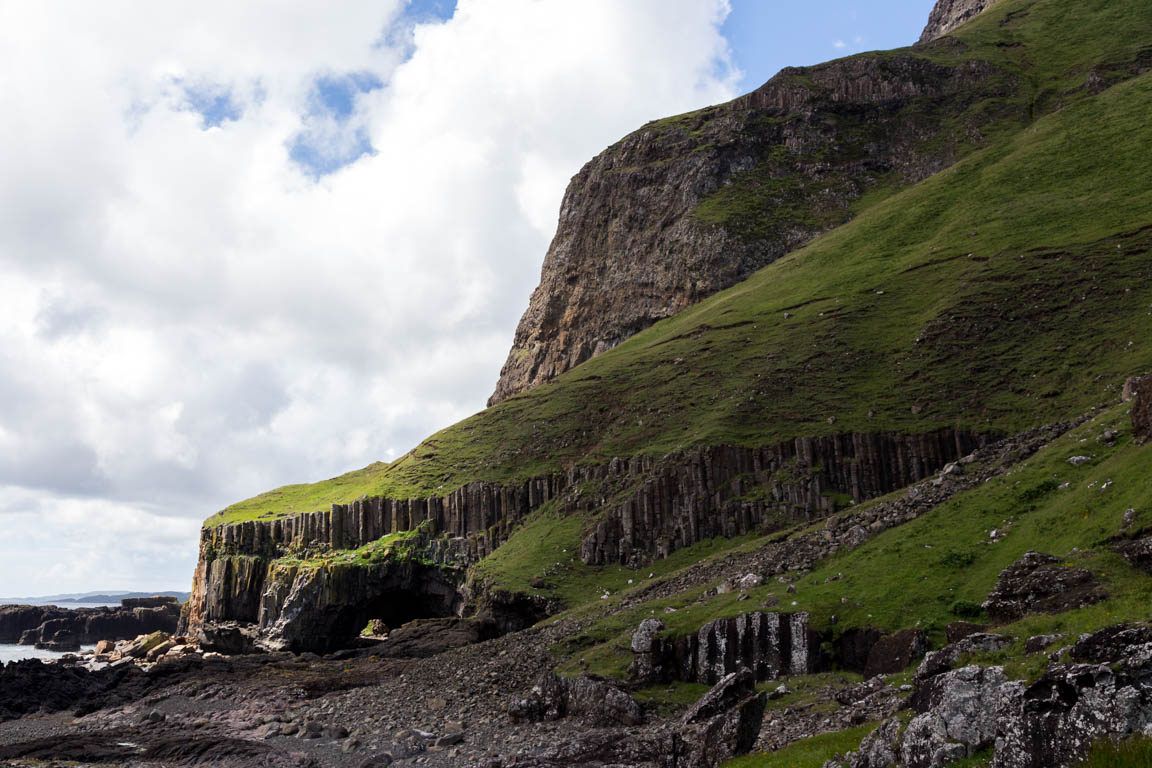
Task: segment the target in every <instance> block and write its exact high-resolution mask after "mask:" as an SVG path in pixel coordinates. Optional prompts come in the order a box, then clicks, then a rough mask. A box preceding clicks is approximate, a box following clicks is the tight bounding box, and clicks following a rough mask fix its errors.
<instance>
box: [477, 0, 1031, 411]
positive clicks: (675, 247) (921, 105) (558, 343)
mask: <svg viewBox="0 0 1152 768" xmlns="http://www.w3.org/2000/svg"><path fill="white" fill-rule="evenodd" d="M939 10H940V9H938V11H939ZM940 12H941V13H943V11H940ZM999 74H1000V73H998V72H997V70H996V69H995V68H994V67H992V66H991V65H989V64H987V63H984V62H963V63H959V64H956V65H950V66H946V65H942V64H938V63H935V62H932V61H929V60H928V59H925V58H921V57H920V56H919V55H917V53H916V52H915V51H913V52H907V53H898V54H896V55H887V56H883V57H881V56H860V57H855V58H851V59H844V60H841V61H834V62H831V63H828V64H824V65H820V66H817V67H805V68H798V69H792V68H790V69H785V70H783V71H782V72H781V73H780V74H779V75H777V76H776V77H774V78H772V79H771V80H770V81H768V83H766V84H765V85H764V86H762V87H761V88H759V89H758V90H756V91H754V92H753V93H750V94H748V95H747V96H744V97H741V98H739V99H736V100H735V101H733V102H730V103H728V104H724V105H721V106H717V107H709V108H707V109H704V110H701V111H699V112H695V113H691V114H688V115H683V116H680V117H676V118H668V119H666V120H660V121H657V122H654V123H649V124H648V125H646V126H645V127H644V128H641V129H640V130H639V131H636V132H635V133H633V134H631V135H629V136H627V137H625V138H624V139H623V140H621V141H620V142H619V143H617V144H616V145H614V146H612V147H610V148H609V149H607V150H605V151H604V152H602V153H601V154H600V155H599V156H597V157H596V158H594V159H593V160H592V161H591V162H589V163H588V164H587V165H585V166H584V168H583V169H581V171H580V172H579V173H578V174H577V175H576V176H575V178H573V179H572V182H571V183H570V184H569V186H568V190H567V192H566V193H565V195H564V200H563V203H562V205H561V209H560V219H559V225H558V227H557V230H556V236H555V238H554V239H553V241H552V245H551V247H550V248H549V249H548V253H547V255H546V256H545V259H544V265H543V268H542V270H541V276H540V284H539V286H538V287H537V288H536V290H535V291H534V292H533V294H532V298H531V300H530V302H529V306H528V310H527V311H526V312H525V313H524V316H523V318H522V319H521V321H520V324H519V326H518V327H517V329H516V337H515V341H514V343H513V347H512V350H511V352H510V353H509V355H508V360H507V362H506V363H505V364H504V367H503V370H502V371H501V374H500V380H499V382H498V383H497V385H496V390H495V392H494V393H493V395H492V397H491V399H490V400H489V404H494V403H496V402H498V401H500V400H503V399H504V398H506V397H508V396H510V395H513V394H516V393H517V392H522V391H524V390H526V389H529V388H531V387H534V386H536V385H538V384H540V383H543V382H545V381H548V380H550V379H552V378H554V377H555V376H558V375H559V374H561V373H563V372H564V371H566V370H568V369H570V368H572V367H573V366H575V365H578V364H580V363H581V362H583V361H585V360H587V359H588V358H590V357H593V356H595V355H598V354H600V353H602V352H604V351H606V350H608V349H611V348H612V347H614V346H616V345H617V344H619V343H620V342H622V341H624V340H625V339H627V338H628V337H629V336H632V335H633V334H635V333H637V332H638V331H641V330H643V329H644V328H647V327H648V326H650V325H651V324H652V323H654V322H656V321H657V320H660V319H661V318H665V317H669V316H671V315H673V314H675V313H677V312H679V311H680V310H682V309H684V308H685V307H688V306H690V305H692V304H694V303H696V302H698V301H700V300H701V299H703V298H705V297H707V296H709V295H711V294H713V293H715V292H717V291H719V290H722V289H724V288H727V287H729V286H731V285H733V284H735V283H737V282H739V281H741V280H743V279H744V278H746V277H747V276H748V275H749V274H751V273H752V272H754V271H755V270H757V269H759V268H760V267H763V266H765V265H767V264H769V263H770V262H772V261H774V260H776V259H778V258H779V257H781V256H783V255H784V254H786V253H788V252H790V251H792V250H795V249H796V248H798V247H799V246H801V245H803V244H804V243H806V242H807V241H809V240H810V239H812V238H813V237H815V236H816V235H818V234H820V233H822V232H825V231H826V230H828V229H830V228H832V227H835V226H837V225H839V224H841V223H843V222H845V221H846V220H847V219H848V218H849V217H850V216H851V206H852V203H853V202H854V201H856V200H857V199H859V197H860V196H861V195H862V194H863V193H864V192H865V191H866V190H867V189H868V188H870V187H871V186H872V185H873V184H874V183H876V181H877V180H878V179H880V178H881V177H883V178H884V181H885V183H886V184H910V183H914V182H917V181H920V180H922V179H924V178H926V177H927V176H929V175H931V174H933V173H936V172H937V171H939V170H941V169H942V168H944V167H946V166H948V165H950V164H951V163H952V162H953V161H954V160H955V157H956V153H957V147H958V146H959V145H958V144H955V145H951V146H949V145H948V142H947V141H945V142H941V141H939V138H940V137H941V136H946V135H960V136H963V138H962V139H958V141H960V142H966V143H969V144H973V143H974V144H978V143H979V141H980V139H979V136H980V130H981V128H982V127H983V126H984V125H985V124H987V123H988V122H989V121H991V120H994V119H996V116H995V115H989V114H981V115H978V116H977V115H972V116H967V117H964V116H963V115H964V113H965V109H966V108H967V106H968V105H970V104H971V103H973V102H974V101H976V100H983V99H985V98H988V97H990V96H994V95H1005V94H1006V93H1009V92H1011V91H1013V90H1014V89H1015V87H1016V84H1015V83H1014V82H1013V81H1012V79H1011V78H1006V77H1003V76H998V75H999ZM948 121H958V122H959V124H960V127H961V131H959V132H957V133H955V134H949V133H948V132H941V131H940V128H941V126H942V125H944V124H945V122H948ZM931 137H936V138H937V140H936V141H929V139H930V138H931Z"/></svg>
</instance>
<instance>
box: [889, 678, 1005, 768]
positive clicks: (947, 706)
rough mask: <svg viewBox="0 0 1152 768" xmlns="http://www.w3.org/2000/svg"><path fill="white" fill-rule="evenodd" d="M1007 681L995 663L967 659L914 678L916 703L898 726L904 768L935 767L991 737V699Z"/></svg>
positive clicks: (989, 742)
mask: <svg viewBox="0 0 1152 768" xmlns="http://www.w3.org/2000/svg"><path fill="white" fill-rule="evenodd" d="M1006 682H1007V679H1006V678H1005V676H1004V670H1003V669H1002V668H1000V667H980V666H976V665H971V666H967V667H961V668H960V669H955V670H952V671H951V672H944V673H942V674H940V675H937V676H935V677H933V678H931V679H930V680H926V681H924V682H923V683H921V684H920V686H919V690H918V693H919V694H920V699H919V703H920V704H921V707H919V708H918V709H922V712H921V714H919V715H917V716H916V717H915V718H913V719H912V721H911V722H910V723H909V724H908V727H907V728H906V729H905V730H904V739H903V743H902V745H901V756H902V758H903V761H904V763H905V765H906V766H907V768H939V767H940V766H942V765H945V764H946V763H948V762H951V761H952V760H955V759H958V758H963V757H970V756H971V755H972V754H973V753H975V752H977V751H979V750H981V749H983V748H985V747H988V746H991V745H992V744H993V742H994V741H995V739H996V723H997V709H996V702H997V699H998V697H999V695H1000V689H1001V688H1002V686H1003V685H1004V684H1005V683H1006Z"/></svg>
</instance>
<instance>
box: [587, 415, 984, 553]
mask: <svg viewBox="0 0 1152 768" xmlns="http://www.w3.org/2000/svg"><path fill="white" fill-rule="evenodd" d="M983 443H984V439H983V438H981V437H979V436H976V435H972V434H970V433H965V432H956V431H954V430H950V429H945V430H939V431H937V432H931V433H928V434H923V435H891V434H858V433H857V434H842V435H832V436H828V437H821V438H797V439H795V440H792V441H790V442H787V443H783V444H780V445H776V446H771V447H767V448H755V449H749V448H733V447H719V448H707V449H703V450H701V451H699V452H696V453H693V454H689V455H687V456H680V457H675V458H665V459H661V460H654V459H651V458H648V457H639V458H637V459H633V460H631V462H630V463H638V464H640V465H641V466H640V467H636V468H635V470H639V471H633V472H632V474H633V475H634V476H644V475H647V476H648V477H649V479H648V480H646V481H645V482H644V483H643V485H641V486H640V488H639V489H638V490H637V491H636V492H635V493H634V494H632V495H631V496H630V497H629V498H628V499H627V500H625V501H624V502H623V503H621V504H619V505H617V506H615V507H613V508H611V509H608V510H606V511H605V512H604V515H603V518H602V519H601V520H600V521H599V523H598V524H597V525H596V526H595V527H594V528H593V530H592V531H590V533H589V534H588V535H587V536H586V537H585V539H584V541H583V542H582V545H581V558H582V559H583V561H584V562H585V563H589V564H599V565H603V564H607V563H613V562H621V563H629V562H634V561H636V560H643V559H646V558H651V557H666V556H668V555H669V554H670V553H672V552H674V551H675V550H677V549H681V548H683V547H687V546H691V545H692V544H695V543H696V542H699V541H703V540H705V539H710V538H715V537H717V536H724V537H728V538H731V537H734V536H740V535H743V534H746V533H750V532H752V531H754V530H756V529H758V528H760V527H762V526H765V525H767V524H773V523H775V524H783V523H787V522H791V521H795V520H811V519H814V518H818V517H824V516H827V515H828V514H831V513H832V512H834V511H835V510H836V508H837V500H836V498H837V496H840V497H841V498H842V497H843V496H844V495H847V496H850V497H851V498H852V500H853V501H863V500H865V499H870V498H875V497H877V496H882V495H884V494H886V493H889V492H891V491H893V490H895V489H897V488H901V487H904V486H906V485H911V484H912V483H915V482H917V481H919V480H922V479H923V478H925V477H927V476H929V475H931V474H932V473H934V472H936V471H937V470H939V469H940V468H942V467H943V466H944V465H945V464H947V463H948V462H951V461H954V460H956V459H958V458H960V457H961V456H965V455H967V454H968V453H970V452H971V451H972V450H974V449H975V448H977V447H979V446H980V445H982V444H983Z"/></svg>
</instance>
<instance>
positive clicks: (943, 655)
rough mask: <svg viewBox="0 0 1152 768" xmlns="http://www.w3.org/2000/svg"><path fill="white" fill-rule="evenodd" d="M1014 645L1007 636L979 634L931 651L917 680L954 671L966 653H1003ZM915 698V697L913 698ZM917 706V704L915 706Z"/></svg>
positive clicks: (923, 662) (917, 673)
mask: <svg viewBox="0 0 1152 768" xmlns="http://www.w3.org/2000/svg"><path fill="white" fill-rule="evenodd" d="M1010 645H1012V638H1010V637H1007V636H1006V635H996V634H992V633H988V632H978V633H976V634H974V635H968V636H967V637H965V638H963V639H962V640H959V641H957V642H955V643H951V644H949V645H946V646H944V647H943V648H941V649H940V650H938V651H930V652H929V653H928V655H926V656H925V657H924V661H922V662H921V663H920V667H919V668H918V669H917V670H916V679H917V680H927V679H928V678H930V677H934V676H936V675H939V674H941V673H943V672H947V671H948V670H950V669H952V668H953V667H954V666H955V665H956V662H957V661H958V660H959V659H960V657H961V656H963V655H964V654H966V653H994V652H996V651H1002V650H1004V649H1005V648H1007V647H1009V646H1010ZM913 698H915V696H914V697H913ZM913 706H915V704H913Z"/></svg>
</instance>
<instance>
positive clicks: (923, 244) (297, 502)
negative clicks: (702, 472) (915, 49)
mask: <svg viewBox="0 0 1152 768" xmlns="http://www.w3.org/2000/svg"><path fill="white" fill-rule="evenodd" d="M1146 11H1147V9H1146V7H1144V4H1143V3H1142V2H1138V1H1137V0H1108V1H1105V0H1085V1H1083V2H1069V1H1068V0H1037V1H1036V2H1025V1H1024V0H1004V2H1002V3H1000V4H998V5H997V6H995V8H994V9H993V10H991V11H989V12H988V13H986V14H984V15H983V16H981V17H979V18H977V19H976V21H975V22H973V23H972V24H970V25H968V26H966V27H964V28H963V29H962V30H960V31H959V32H958V33H957V37H958V38H959V39H960V40H962V41H963V43H964V44H963V45H957V46H935V47H932V48H931V49H930V50H926V51H924V53H923V55H925V56H934V57H969V58H978V59H984V60H988V61H992V62H993V63H995V64H997V65H999V66H1001V67H1003V68H1004V69H1006V70H1007V71H1010V72H1013V73H1015V74H1016V75H1017V76H1019V77H1020V78H1021V79H1022V80H1023V81H1024V82H1025V83H1027V88H1026V89H1025V93H1024V95H1022V96H1021V97H1020V99H1019V100H1018V101H1015V102H1013V103H1011V104H1004V103H989V104H985V105H984V106H983V108H986V109H998V110H1003V109H1013V110H1017V111H1018V112H1019V114H1020V116H1021V120H1020V122H1021V124H1022V125H1023V128H1022V129H1020V130H1016V131H1007V132H1005V133H1004V134H1003V135H999V136H995V137H991V138H990V139H989V141H988V142H987V143H988V146H987V147H986V148H985V149H981V150H979V151H975V152H972V153H971V154H969V155H968V156H967V157H966V158H965V159H963V160H961V161H960V162H959V163H957V164H956V165H955V166H954V167H952V168H950V169H949V170H947V171H944V172H942V173H940V174H938V175H936V176H934V177H932V178H931V179H929V180H928V181H926V182H924V183H922V184H919V185H917V186H916V187H913V188H911V189H907V190H904V191H901V192H897V193H894V194H887V195H886V194H885V192H883V191H882V190H878V191H876V192H875V193H873V194H872V195H870V196H869V197H868V198H867V199H866V200H864V201H862V203H861V204H860V205H859V215H858V216H857V218H855V219H854V220H853V221H852V222H850V223H848V224H846V225H844V226H842V227H840V228H839V229H836V230H834V231H832V232H831V233H829V234H828V235H826V236H824V237H822V238H820V239H818V240H816V241H815V242H813V243H812V244H810V245H809V246H807V247H806V248H803V249H802V250H800V251H797V252H795V253H793V254H792V255H790V256H788V257H786V258H784V259H781V260H780V261H778V262H776V263H774V264H772V265H770V266H769V267H767V268H765V269H763V270H761V271H760V272H758V273H756V274H755V275H754V276H753V277H752V278H751V279H749V280H747V281H746V282H744V283H742V284H740V285H738V286H736V287H734V288H732V289H729V290H727V291H725V292H723V293H720V294H717V295H716V296H714V297H712V298H711V299H708V300H706V301H704V302H702V303H701V304H699V305H697V306H695V307H692V308H690V309H688V310H686V311H684V312H682V313H681V314H679V315H677V316H675V317H673V318H670V319H669V320H666V321H662V322H660V323H658V324H657V325H656V326H654V327H652V328H650V329H648V330H647V331H644V332H642V333H640V334H638V335H637V336H635V337H633V338H632V339H630V340H629V341H628V342H626V343H625V344H623V345H621V346H620V347H618V348H616V349H614V350H612V351H611V352H608V353H606V354H604V355H602V356H600V357H597V358H594V359H593V360H590V361H589V362H587V363H585V364H584V365H581V366H579V367H578V368H576V369H574V370H572V371H570V372H569V373H567V374H565V375H564V376H562V377H560V378H558V379H557V380H555V381H553V382H551V383H549V384H546V385H543V386H541V387H539V388H537V389H535V390H532V391H530V392H528V393H525V394H523V395H519V396H515V397H512V398H510V399H508V400H506V401H504V402H502V403H500V404H499V405H497V406H495V407H493V408H490V409H488V410H486V411H484V412H482V413H479V414H477V415H476V416H473V417H471V418H469V419H466V420H465V421H463V422H460V423H459V424H457V425H454V426H452V427H450V428H448V429H446V430H444V431H442V432H440V433H437V434H436V435H433V436H432V437H431V438H429V439H428V440H426V441H425V442H424V443H422V444H421V445H420V446H418V447H417V448H416V449H414V450H413V451H412V452H411V453H409V454H407V455H406V456H404V457H402V458H401V459H399V460H397V461H395V462H393V463H391V464H387V465H386V464H374V465H371V466H369V467H367V468H365V469H363V470H359V471H357V472H354V473H350V474H348V475H345V476H342V477H340V478H335V479H333V480H330V481H326V482H322V483H317V484H313V485H301V486H288V487H285V488H281V489H279V490H276V491H272V492H270V493H267V494H263V495H261V496H258V497H255V498H253V499H250V500H248V501H245V502H241V503H239V504H236V505H233V506H232V507H229V508H228V509H226V510H224V511H223V512H221V513H220V514H218V515H216V516H214V517H213V518H210V519H209V521H208V523H207V524H208V525H214V524H218V523H222V522H229V521H234V520H241V519H250V518H253V517H256V516H258V515H266V516H267V515H271V516H276V515H283V514H290V513H294V512H299V511H302V510H305V509H314V508H318V507H321V506H325V505H327V504H329V503H331V502H346V501H349V500H351V499H355V498H358V497H360V496H361V495H365V494H369V495H388V496H394V497H403V498H406V497H414V496H422V495H427V494H430V493H443V492H445V491H448V490H451V489H452V488H455V487H459V486H460V485H462V484H464V483H466V482H469V481H472V480H476V479H483V480H490V481H508V480H513V479H523V478H527V477H530V476H533V475H539V474H542V473H547V472H551V471H556V470H558V469H561V468H563V467H565V466H567V465H569V464H571V463H574V462H594V461H602V460H604V459H605V458H608V457H612V456H620V455H630V454H634V453H640V452H646V453H653V454H663V453H666V452H669V451H673V450H677V449H681V448H685V447H687V446H692V445H716V444H726V443H727V444H742V445H765V444H770V443H774V442H777V441H780V440H783V439H786V438H790V437H794V436H798V435H819V434H826V433H830V432H841V431H854V430H858V431H881V430H899V431H905V432H922V431H927V430H930V429H934V428H938V427H941V426H952V425H957V426H962V427H965V428H968V429H971V430H975V431H986V432H999V433H1008V432H1013V431H1016V430H1019V429H1021V428H1024V427H1026V426H1029V425H1034V424H1037V423H1042V422H1046V421H1051V420H1054V419H1056V418H1058V417H1067V416H1070V415H1074V414H1077V413H1080V412H1083V411H1085V410H1087V408H1088V407H1089V406H1091V405H1092V404H1095V403H1098V402H1101V401H1103V400H1106V399H1109V398H1111V397H1113V396H1115V394H1116V387H1117V386H1118V385H1119V382H1121V381H1122V379H1123V377H1124V376H1125V375H1126V374H1130V373H1134V372H1138V371H1142V370H1145V369H1148V368H1150V367H1152V341H1149V339H1152V312H1150V307H1152V260H1150V259H1149V252H1150V251H1152V185H1150V184H1149V183H1148V179H1149V178H1152V130H1150V129H1149V128H1148V125H1147V115H1148V114H1150V113H1152V75H1147V74H1144V75H1137V74H1136V73H1137V72H1139V71H1140V68H1141V67H1142V66H1145V65H1144V64H1141V62H1145V60H1146V59H1147V58H1148V56H1149V55H1148V51H1147V45H1148V43H1147V41H1149V40H1152V15H1150V14H1148V13H1147V12H1146ZM1142 51H1143V53H1142ZM1109 86H1110V87H1109ZM956 129H957V130H962V129H963V126H962V124H958V125H957V127H956ZM940 140H944V139H943V138H941V139H940ZM737 191H739V190H737ZM724 194H727V195H729V197H731V192H730V191H729V192H725V193H724ZM728 202H729V203H731V200H729V201H728ZM745 202H747V201H744V202H742V203H741V204H740V205H738V206H735V207H733V210H735V211H737V213H738V215H742V216H747V215H748V206H747V205H745V204H744V203H745ZM717 205H719V204H717ZM721 207H722V206H721ZM717 215H720V214H717ZM734 215H736V214H734ZM369 417H370V416H369Z"/></svg>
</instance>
